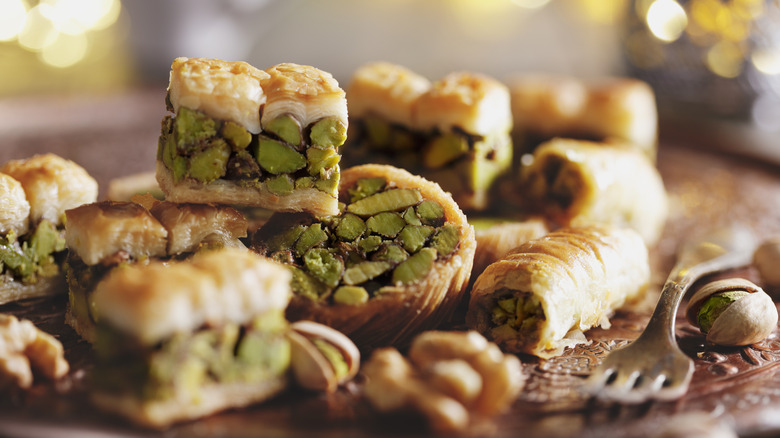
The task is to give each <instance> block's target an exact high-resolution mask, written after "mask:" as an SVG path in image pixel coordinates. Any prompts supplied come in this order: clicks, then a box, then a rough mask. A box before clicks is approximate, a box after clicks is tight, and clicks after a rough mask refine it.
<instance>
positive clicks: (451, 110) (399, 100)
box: [344, 63, 512, 210]
mask: <svg viewBox="0 0 780 438" xmlns="http://www.w3.org/2000/svg"><path fill="white" fill-rule="evenodd" d="M348 99H349V105H350V112H351V116H352V117H353V120H354V124H355V127H354V129H353V131H352V133H353V135H354V137H355V138H354V141H350V145H349V147H348V148H346V149H345V151H344V153H345V161H346V162H348V163H351V164H361V163H366V162H380V163H389V164H392V165H395V166H398V167H402V168H405V169H406V170H409V171H410V172H412V173H415V174H419V175H421V176H423V177H425V178H426V179H429V180H432V181H435V182H437V183H439V184H440V185H441V186H442V188H443V189H444V190H445V191H448V192H450V193H452V196H453V198H454V199H455V201H456V202H457V203H458V205H460V206H461V208H463V209H464V210H483V209H485V208H486V207H487V206H488V191H489V189H490V188H491V186H492V184H493V182H494V181H495V179H496V178H497V177H498V176H499V175H500V174H502V173H504V172H505V171H507V170H508V169H509V166H510V164H511V160H512V140H511V137H510V131H511V128H512V114H511V109H510V103H509V90H508V89H507V87H506V86H505V85H503V84H501V83H500V82H498V81H496V80H494V79H492V78H490V77H488V76H485V75H480V74H476V73H470V72H455V73H451V74H449V75H447V76H445V77H443V78H441V79H439V80H437V81H435V82H433V83H430V82H429V81H428V80H427V79H425V78H423V77H421V76H419V75H417V74H415V73H414V72H411V71H409V70H408V69H406V68H404V67H401V66H397V65H394V64H389V63H374V64H368V65H366V66H363V67H362V68H360V69H359V70H358V71H357V72H356V73H355V74H354V76H353V78H352V81H351V82H350V85H349V87H348Z"/></svg>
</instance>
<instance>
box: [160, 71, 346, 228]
mask: <svg viewBox="0 0 780 438" xmlns="http://www.w3.org/2000/svg"><path fill="white" fill-rule="evenodd" d="M166 100H167V106H168V109H169V110H170V111H171V112H172V113H174V115H173V116H167V117H165V119H163V122H162V133H161V135H160V140H159V145H158V153H157V180H158V182H159V183H160V188H161V189H162V191H163V192H164V193H165V197H166V199H167V200H169V201H173V202H199V203H203V202H216V203H222V204H231V205H242V206H250V207H262V208H268V209H270V210H274V211H306V212H310V213H312V214H315V215H317V216H324V215H330V214H335V213H337V212H338V201H337V192H338V184H339V174H340V169H339V161H340V159H341V156H340V155H339V153H338V149H339V147H340V146H341V145H342V144H343V143H344V140H345V139H346V130H347V126H348V125H347V103H346V99H345V94H344V91H343V90H342V89H341V88H339V86H338V82H337V81H336V80H335V79H333V77H332V76H331V75H330V74H329V73H326V72H323V71H321V70H319V69H316V68H314V67H310V66H304V65H297V64H289V63H288V64H279V65H276V66H274V67H271V68H269V69H267V70H259V69H257V68H255V67H252V66H251V65H249V64H247V63H244V62H225V61H220V60H216V59H204V58H195V59H188V58H177V59H176V60H175V61H174V62H173V65H172V68H171V79H170V85H169V87H168V95H167V99H166Z"/></svg>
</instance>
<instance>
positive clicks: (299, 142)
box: [157, 107, 346, 197]
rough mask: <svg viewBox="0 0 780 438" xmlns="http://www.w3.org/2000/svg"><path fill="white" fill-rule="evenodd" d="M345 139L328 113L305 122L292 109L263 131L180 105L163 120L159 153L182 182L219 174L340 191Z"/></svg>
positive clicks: (277, 187)
mask: <svg viewBox="0 0 780 438" xmlns="http://www.w3.org/2000/svg"><path fill="white" fill-rule="evenodd" d="M345 139H346V128H345V127H344V126H342V125H341V123H340V122H339V121H338V120H335V119H332V118H327V117H326V118H323V119H320V120H318V121H316V122H314V123H312V124H311V125H309V126H305V127H301V126H300V124H299V122H298V121H297V120H296V119H295V118H294V117H293V116H292V115H290V114H285V115H283V116H280V117H277V118H276V119H274V120H273V121H271V122H270V123H269V124H268V126H267V127H266V130H265V131H263V132H261V133H260V134H256V135H255V134H251V133H250V132H249V131H247V130H246V129H244V128H243V127H241V126H240V125H238V124H236V123H233V122H230V121H221V120H217V119H214V118H211V117H208V116H207V115H205V114H204V113H202V112H200V111H194V110H191V109H188V108H185V107H181V108H179V111H178V113H177V114H176V115H175V116H167V117H166V118H165V119H163V121H162V129H161V134H160V139H159V143H158V149H157V155H158V159H160V160H162V162H163V164H164V165H165V166H166V167H167V168H168V169H169V170H171V172H172V173H173V178H174V180H175V181H176V182H179V181H181V180H183V179H185V178H191V179H195V180H197V181H200V182H201V183H204V184H208V183H210V182H212V181H215V180H218V179H226V180H230V181H234V182H236V183H238V184H241V185H245V186H255V187H260V186H262V185H263V184H265V185H266V187H267V189H268V190H269V191H271V192H272V193H274V194H277V195H280V196H281V195H285V194H289V193H292V191H293V190H295V189H296V188H300V187H315V188H317V189H319V190H320V191H323V192H325V193H328V194H331V195H332V196H334V197H335V196H337V190H338V181H339V161H340V159H341V157H340V155H339V154H338V152H337V150H338V147H339V146H341V144H342V143H344V140H345Z"/></svg>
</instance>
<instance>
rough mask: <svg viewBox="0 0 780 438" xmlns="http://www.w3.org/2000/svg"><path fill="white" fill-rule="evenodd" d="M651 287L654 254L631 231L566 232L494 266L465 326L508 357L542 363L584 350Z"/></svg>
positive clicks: (480, 284)
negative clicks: (598, 330) (596, 330)
mask: <svg viewBox="0 0 780 438" xmlns="http://www.w3.org/2000/svg"><path fill="white" fill-rule="evenodd" d="M649 281H650V266H649V262H648V251H647V247H646V246H645V244H644V242H643V241H642V238H641V237H640V236H639V235H638V234H637V233H636V232H635V231H633V230H631V229H628V228H618V227H605V226H591V227H580V228H565V229H560V230H557V231H553V232H551V233H549V234H547V235H546V236H544V237H542V238H540V239H535V240H532V241H529V242H527V243H525V244H523V245H521V246H519V247H518V248H516V249H514V250H512V251H511V252H510V253H509V254H507V255H506V256H505V257H504V258H502V259H501V260H499V261H497V262H495V263H493V264H491V265H490V266H488V267H487V268H486V269H485V271H484V272H483V273H482V274H481V275H480V276H479V277H478V278H477V281H476V282H475V283H474V288H473V289H472V290H471V299H470V301H469V308H468V313H467V315H466V323H467V324H468V326H469V327H471V328H473V329H475V330H478V331H479V332H481V333H482V334H484V335H485V336H486V337H488V338H489V339H491V340H493V341H494V342H496V343H497V344H499V345H500V346H501V347H502V349H504V351H509V352H514V353H528V354H533V355H536V356H538V357H541V358H549V357H553V356H556V355H559V354H561V353H562V352H563V350H564V349H565V348H566V347H570V346H574V345H576V344H579V343H583V342H585V337H584V334H583V332H584V331H585V330H588V329H590V328H592V327H596V326H601V327H604V328H608V327H609V325H610V323H609V317H610V316H611V315H612V313H613V312H614V311H615V310H616V309H618V308H619V307H621V306H622V305H624V303H627V302H630V301H635V300H637V299H638V298H640V296H641V295H642V293H643V292H644V291H645V289H646V287H647V285H648V283H649Z"/></svg>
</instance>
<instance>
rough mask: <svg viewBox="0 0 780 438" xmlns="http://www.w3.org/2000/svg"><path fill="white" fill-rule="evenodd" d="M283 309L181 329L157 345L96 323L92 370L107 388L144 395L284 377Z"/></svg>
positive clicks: (193, 394)
mask: <svg viewBox="0 0 780 438" xmlns="http://www.w3.org/2000/svg"><path fill="white" fill-rule="evenodd" d="M286 330H287V321H286V320H285V319H284V314H283V312H282V311H275V312H271V313H268V314H266V315H263V316H259V317H256V318H255V319H254V320H253V321H252V322H251V324H249V325H248V326H244V327H240V326H238V325H236V324H233V323H228V324H225V325H223V326H220V327H203V328H202V329H201V330H198V331H195V332H192V333H186V332H179V333H176V334H175V335H173V336H172V337H171V338H169V339H166V340H163V341H162V342H160V343H157V344H155V345H141V344H139V343H138V341H136V340H135V339H134V338H131V337H129V336H127V335H125V334H123V333H120V332H119V331H117V330H115V329H113V328H111V327H110V326H108V325H105V324H99V325H98V327H97V332H96V334H97V338H96V342H95V346H94V347H95V352H96V356H97V363H96V366H95V368H94V372H93V375H92V378H93V383H94V384H95V386H96V387H97V388H98V389H99V390H100V391H104V392H109V393H117V394H131V395H133V396H134V397H136V398H138V399H140V400H143V401H148V400H167V399H170V398H179V397H181V396H184V397H186V398H188V399H191V400H199V399H200V398H201V397H202V394H201V390H202V389H203V387H204V386H206V385H209V384H230V383H247V384H252V383H258V382H263V381H265V380H268V379H270V378H275V377H279V376H282V375H283V374H284V373H285V372H286V371H287V369H288V366H289V363H290V346H289V344H288V342H287V340H286V338H285V335H284V334H285V332H286Z"/></svg>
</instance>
